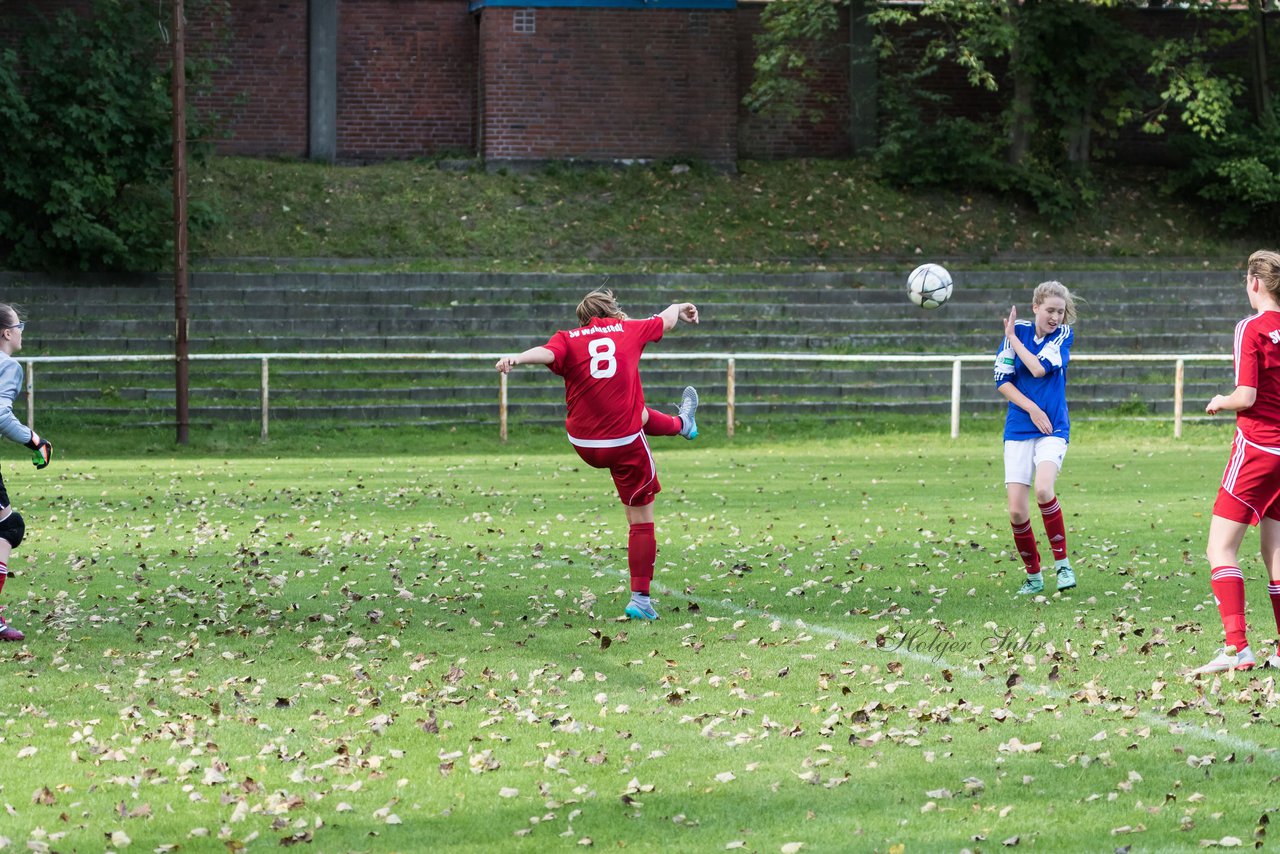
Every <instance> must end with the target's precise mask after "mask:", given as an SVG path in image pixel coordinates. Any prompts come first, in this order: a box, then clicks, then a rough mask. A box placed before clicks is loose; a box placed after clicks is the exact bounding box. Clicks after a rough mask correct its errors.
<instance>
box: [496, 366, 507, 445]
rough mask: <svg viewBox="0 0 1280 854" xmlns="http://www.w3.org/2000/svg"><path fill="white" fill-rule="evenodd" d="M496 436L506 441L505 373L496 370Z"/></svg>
mask: <svg viewBox="0 0 1280 854" xmlns="http://www.w3.org/2000/svg"><path fill="white" fill-rule="evenodd" d="M498 438H499V439H501V440H502V441H503V442H505V441H507V375H506V374H504V373H503V372H502V371H498Z"/></svg>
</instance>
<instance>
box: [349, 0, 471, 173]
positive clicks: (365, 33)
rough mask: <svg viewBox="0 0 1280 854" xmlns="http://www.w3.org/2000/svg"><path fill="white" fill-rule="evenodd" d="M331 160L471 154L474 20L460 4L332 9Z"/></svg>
mask: <svg viewBox="0 0 1280 854" xmlns="http://www.w3.org/2000/svg"><path fill="white" fill-rule="evenodd" d="M338 29H339V33H340V35H339V42H338V156H339V157H340V158H343V159H385V158H397V157H415V156H421V155H431V154H439V153H444V152H450V153H463V154H470V153H472V152H474V151H475V141H474V136H475V134H474V127H475V100H476V46H477V43H478V39H477V35H476V21H475V19H474V17H473V16H472V15H471V14H470V13H468V12H467V3H466V0H358V2H350V1H349V2H344V3H342V4H341V6H340V7H339V9H338Z"/></svg>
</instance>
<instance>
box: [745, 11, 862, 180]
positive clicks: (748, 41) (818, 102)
mask: <svg viewBox="0 0 1280 854" xmlns="http://www.w3.org/2000/svg"><path fill="white" fill-rule="evenodd" d="M763 9H764V5H763V4H759V3H752V4H746V3H743V4H741V5H739V6H738V11H737V15H736V18H737V20H736V22H735V23H736V25H737V39H738V70H737V71H738V103H739V107H738V154H739V156H741V157H743V158H749V159H758V160H777V159H782V158H788V157H847V156H848V155H849V154H850V152H851V151H852V143H851V141H850V139H849V94H848V92H849V49H848V47H847V39H848V32H849V8H848V7H847V6H842V7H840V12H839V14H840V29H839V30H838V31H837V34H836V37H835V38H834V39H832V43H831V44H827V45H824V46H823V48H822V50H821V51H819V52H817V53H816V54H815V59H816V60H817V61H816V62H815V64H814V66H813V68H814V70H815V71H817V73H818V76H817V78H816V79H815V80H814V82H813V92H815V93H821V94H822V95H823V96H825V98H827V99H829V100H828V101H826V102H824V100H823V99H820V98H819V97H818V96H817V95H816V94H815V95H811V96H810V97H808V98H806V99H805V101H804V103H803V104H801V116H800V117H799V118H796V119H788V118H784V117H780V116H776V115H771V114H769V113H752V112H751V111H749V110H748V109H747V108H746V107H744V106H741V103H742V98H743V97H745V96H746V94H747V90H749V89H750V88H751V83H752V81H753V80H755V60H756V49H755V37H756V36H757V35H759V34H760V32H761V30H762V29H763V27H762V25H761V23H760V12H761V11H762V10H763ZM818 107H820V108H821V112H822V118H821V119H820V120H819V121H817V122H815V121H813V119H812V118H810V117H809V115H808V113H809V112H810V110H812V109H814V108H818Z"/></svg>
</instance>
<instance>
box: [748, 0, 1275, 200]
mask: <svg viewBox="0 0 1280 854" xmlns="http://www.w3.org/2000/svg"><path fill="white" fill-rule="evenodd" d="M1261 3H1262V0H1253V2H1252V6H1253V8H1252V10H1251V12H1250V13H1248V14H1244V13H1241V11H1240V10H1239V9H1234V10H1231V9H1228V8H1226V7H1228V6H1229V5H1232V4H1228V3H1226V2H1225V0H1193V2H1191V3H1187V4H1182V5H1183V8H1182V9H1180V10H1179V11H1178V12H1176V14H1186V15H1188V16H1189V18H1190V22H1191V23H1192V24H1193V27H1192V28H1191V30H1190V31H1189V32H1188V34H1187V35H1186V36H1185V37H1184V38H1180V39H1169V38H1164V39H1156V38H1150V37H1145V36H1142V35H1140V34H1138V33H1136V32H1134V31H1133V30H1132V29H1131V28H1129V27H1127V26H1126V25H1125V22H1124V21H1123V19H1122V18H1120V17H1118V16H1117V14H1116V11H1117V9H1118V7H1122V6H1132V5H1133V4H1132V3H1125V2H1121V0H1079V2H1061V1H1060V0H929V2H925V3H920V4H905V3H903V4H898V3H895V4H888V3H881V4H876V5H874V6H872V7H871V11H870V12H869V14H868V15H867V18H868V21H869V22H870V23H872V24H873V25H874V26H875V27H876V30H877V33H878V35H877V37H876V45H875V46H876V48H877V51H878V54H879V56H880V58H881V71H882V73H881V83H880V89H881V93H882V94H881V113H882V116H883V120H882V124H881V127H880V145H879V148H878V150H877V152H876V155H875V156H876V159H877V161H878V162H879V163H880V165H881V166H882V168H883V169H884V170H885V172H886V174H888V175H889V176H891V177H895V178H898V179H900V180H902V181H904V182H906V183H916V184H934V185H937V184H960V183H964V184H969V185H977V186H986V187H993V188H996V189H1002V190H1012V191H1018V192H1022V193H1025V194H1028V195H1030V196H1031V197H1032V198H1033V199H1034V200H1035V202H1036V203H1037V204H1038V205H1039V206H1040V208H1041V210H1042V211H1043V212H1045V213H1048V214H1050V215H1053V216H1055V217H1057V218H1066V217H1069V216H1071V215H1072V213H1073V212H1074V211H1075V210H1076V209H1078V208H1079V207H1080V206H1081V205H1082V204H1084V203H1087V202H1088V200H1089V199H1090V197H1091V192H1092V190H1091V184H1090V164H1091V162H1092V161H1093V160H1094V159H1096V158H1097V157H1099V156H1105V155H1106V153H1107V144H1108V142H1109V141H1110V140H1111V139H1114V138H1115V137H1116V136H1117V135H1118V134H1119V133H1120V131H1121V130H1122V129H1123V128H1126V127H1141V128H1142V129H1144V130H1146V131H1147V132H1150V133H1160V132H1165V131H1166V130H1168V129H1169V128H1171V127H1172V128H1176V130H1177V132H1178V133H1179V134H1192V135H1194V136H1195V138H1196V139H1197V140H1198V141H1199V142H1200V143H1201V144H1199V145H1198V146H1197V147H1196V148H1197V151H1199V152H1200V154H1199V155H1198V156H1199V157H1200V158H1201V160H1202V161H1203V159H1204V158H1206V157H1209V158H1210V159H1212V155H1211V154H1210V152H1214V151H1216V152H1218V155H1219V157H1222V156H1225V154H1226V152H1225V151H1224V150H1223V146H1224V145H1227V144H1229V143H1228V140H1232V141H1238V140H1239V134H1240V133H1241V132H1242V131H1243V130H1244V128H1243V127H1242V124H1243V125H1248V123H1249V121H1250V117H1249V114H1248V111H1247V110H1243V109H1242V98H1243V97H1244V96H1245V94H1246V92H1248V91H1250V90H1251V89H1252V91H1254V93H1255V94H1257V93H1258V89H1259V87H1260V86H1261V87H1264V91H1263V92H1262V94H1261V96H1260V97H1259V98H1257V99H1256V100H1257V101H1258V102H1260V103H1265V104H1269V103H1270V99H1269V96H1268V95H1267V94H1266V93H1265V79H1266V74H1265V72H1266V56H1265V54H1264V53H1258V54H1257V55H1256V56H1255V62H1254V64H1253V69H1252V72H1251V73H1252V76H1253V80H1252V87H1250V86H1249V85H1248V84H1247V83H1246V80H1245V75H1246V74H1249V73H1250V72H1249V71H1248V70H1245V71H1242V70H1240V69H1235V68H1233V67H1231V65H1230V63H1223V62H1222V61H1221V56H1222V55H1223V54H1224V53H1230V52H1231V51H1232V50H1237V49H1238V48H1239V46H1241V45H1243V44H1246V43H1248V42H1249V41H1250V40H1251V39H1253V40H1255V42H1256V43H1258V44H1261V40H1260V39H1259V38H1258V35H1259V32H1260V30H1259V27H1260V23H1259V22H1260V20H1261V19H1260V13H1261V9H1262V6H1261ZM810 7H824V8H826V9H827V10H828V11H827V12H826V13H822V14H819V13H818V12H816V11H813V10H812V9H811V8H810ZM830 7H831V3H830V2H828V0H782V2H778V3H774V4H771V8H770V11H771V12H773V14H771V15H770V16H769V17H768V18H767V19H766V22H765V28H766V33H765V36H764V37H763V38H762V39H761V47H762V53H761V61H760V62H758V63H757V65H756V78H755V81H754V83H753V86H752V89H751V93H750V94H749V95H748V103H749V104H752V105H755V106H761V107H766V108H769V107H772V108H777V106H778V104H779V103H781V102H785V100H786V99H787V98H789V97H797V96H802V95H803V93H804V87H805V84H806V79H805V75H804V71H805V68H806V66H805V62H804V58H805V57H806V56H809V55H811V54H812V53H813V51H814V50H815V49H816V48H815V45H818V44H821V43H824V42H830V41H832V40H833V39H838V38H839V33H838V31H837V24H838V22H836V23H833V19H834V18H835V16H834V15H833V14H831V13H830ZM765 46H768V49H769V51H768V53H767V54H766V53H765V52H764V51H763V48H764V47H765ZM1237 52H1238V50H1237ZM782 56H791V57H797V58H798V61H796V62H793V63H791V64H789V65H788V64H786V63H779V62H776V61H773V60H774V59H776V58H777V57H782ZM946 67H949V68H950V69H954V70H959V71H960V72H961V73H962V74H963V77H964V79H965V80H966V81H967V83H968V85H969V86H971V87H973V88H975V89H980V90H983V91H985V92H989V93H993V95H992V98H993V100H994V101H995V102H996V103H998V104H999V105H1000V106H999V109H998V110H997V111H995V112H994V113H993V114H991V115H989V116H980V115H973V114H970V113H966V114H965V115H963V116H960V115H958V114H957V112H956V111H955V110H954V109H953V105H952V104H951V103H949V99H948V98H947V97H946V96H945V95H944V94H942V92H943V91H944V89H945V87H939V86H937V85H935V81H936V80H937V79H938V76H939V74H940V72H941V71H943V70H944V68H946ZM780 78H781V79H780ZM764 93H768V95H769V97H768V98H762V97H760V96H761V95H762V94H764ZM1252 121H1253V122H1254V123H1255V125H1256V126H1258V127H1269V126H1270V125H1269V123H1270V122H1271V121H1272V119H1271V117H1270V113H1269V111H1267V110H1263V111H1262V114H1259V111H1256V110H1255V111H1254V115H1253V116H1252ZM1250 155H1251V157H1252V160H1250V161H1249V162H1248V163H1246V162H1244V161H1239V162H1236V161H1234V160H1233V159H1230V158H1228V159H1230V160H1232V162H1223V163H1221V164H1219V165H1220V166H1221V168H1217V167H1216V166H1214V165H1212V164H1208V163H1207V161H1206V162H1201V163H1200V164H1199V167H1198V168H1199V171H1200V172H1201V173H1205V172H1210V173H1213V174H1217V175H1218V176H1219V178H1220V180H1221V182H1225V183H1223V184H1221V186H1226V183H1236V184H1239V183H1240V182H1241V181H1244V180H1246V178H1245V176H1249V177H1250V178H1251V179H1254V180H1257V179H1259V178H1260V177H1261V174H1262V172H1264V171H1265V170H1266V166H1265V161H1266V157H1265V156H1255V155H1257V152H1250ZM1258 161H1261V162H1262V164H1263V165H1261V166H1260V165H1259V162H1258ZM1228 175H1230V176H1235V177H1234V178H1231V179H1229V178H1228V177H1227V176H1228ZM1263 184H1264V185H1265V186H1273V185H1272V184H1267V183H1266V182H1265V181H1264V182H1263Z"/></svg>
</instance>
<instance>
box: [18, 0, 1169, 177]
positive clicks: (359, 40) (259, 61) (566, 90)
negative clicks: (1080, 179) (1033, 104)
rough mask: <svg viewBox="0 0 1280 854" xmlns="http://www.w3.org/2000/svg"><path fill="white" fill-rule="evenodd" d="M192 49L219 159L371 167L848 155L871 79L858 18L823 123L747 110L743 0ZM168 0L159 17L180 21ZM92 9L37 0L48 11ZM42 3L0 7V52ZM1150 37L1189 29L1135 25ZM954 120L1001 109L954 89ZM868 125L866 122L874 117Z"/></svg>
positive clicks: (291, 16)
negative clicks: (201, 71)
mask: <svg viewBox="0 0 1280 854" xmlns="http://www.w3.org/2000/svg"><path fill="white" fill-rule="evenodd" d="M187 2H188V5H189V8H190V11H189V13H188V45H189V48H188V49H189V51H191V52H193V53H199V52H205V54H206V55H208V54H213V55H216V56H218V57H220V58H221V62H220V63H219V64H218V68H217V71H216V72H215V77H214V81H213V83H214V85H213V88H212V92H211V94H208V95H206V96H204V97H203V98H202V99H197V107H199V108H203V109H205V110H206V111H209V112H212V113H215V114H216V115H218V116H219V117H220V120H221V124H222V129H223V131H224V133H225V136H224V137H222V138H220V139H219V141H218V143H217V146H218V149H219V150H220V151H222V152H223V153H229V154H245V155H276V156H293V157H315V158H320V159H338V160H344V161H364V160H378V159H392V158H410V157H419V156H439V155H455V156H463V157H473V156H479V157H481V158H483V159H484V160H485V161H486V162H487V163H489V164H490V165H501V164H508V163H521V162H526V163H527V162H538V161H544V160H566V159H573V160H582V161H620V160H653V159H663V158H697V159H700V160H704V161H707V162H710V163H712V164H716V165H720V166H724V167H729V168H731V167H732V165H733V164H734V163H735V162H736V161H737V160H738V159H740V158H765V159H768V158H780V157H796V156H805V157H840V156H844V155H847V154H850V153H851V152H852V149H853V145H854V142H853V139H854V135H855V133H857V132H860V128H859V123H860V122H861V123H864V124H865V123H870V125H871V126H872V127H874V123H875V116H874V112H873V109H872V110H871V111H870V112H871V114H870V115H869V116H868V115H863V116H857V113H858V110H859V106H858V105H859V103H865V101H866V99H865V98H863V99H861V100H860V99H859V97H858V96H859V94H860V93H859V91H853V90H859V89H862V88H863V87H865V86H867V85H868V84H867V83H866V81H865V80H863V79H860V78H859V77H857V76H855V75H854V74H853V73H852V72H851V63H850V62H849V49H848V46H847V43H846V42H847V40H848V39H849V37H850V34H851V32H852V31H851V30H850V28H849V20H848V15H849V12H848V8H847V6H846V7H843V9H842V12H841V14H842V15H843V21H842V24H841V30H840V32H839V35H837V36H836V37H835V39H834V42H835V43H834V44H833V45H832V48H833V49H832V50H830V51H828V52H827V53H826V55H825V58H824V59H823V60H822V61H821V64H820V65H819V67H818V69H817V70H818V71H819V76H818V81H817V87H818V88H819V89H820V90H821V91H822V92H824V93H825V94H826V95H827V96H829V97H828V99H827V101H828V103H826V104H825V105H824V112H825V118H823V119H822V120H821V121H820V122H818V123H813V122H812V121H811V120H810V119H809V118H808V117H807V116H804V117H801V118H798V119H794V120H781V119H777V118H768V117H762V116H759V115H755V114H752V113H750V112H748V111H747V110H746V109H745V108H744V107H743V106H742V98H743V95H744V94H745V93H746V91H747V89H748V88H749V86H750V84H751V80H752V77H753V74H754V61H755V56H756V53H755V43H754V36H755V35H756V34H757V33H758V32H759V31H760V29H761V25H760V10H761V9H762V8H763V6H764V3H763V2H737V0H187ZM170 3H171V0H162V3H161V6H160V10H161V11H160V12H159V13H158V16H159V17H160V21H158V23H163V15H164V14H171V9H172V6H171V5H170ZM89 5H90V3H89V2H88V0H41V2H40V3H39V7H40V8H41V10H42V11H43V12H44V13H46V14H49V13H52V12H53V11H56V10H58V9H61V8H73V9H77V10H84V9H85V8H87V7H88V6H89ZM29 6H30V4H29V3H27V2H24V0H10V2H8V3H5V4H3V5H0V42H3V41H4V40H5V38H6V36H7V37H9V38H12V37H13V34H14V32H15V31H16V28H15V27H14V26H13V25H14V23H15V22H16V20H17V19H18V18H20V17H21V16H22V15H23V14H25V13H24V12H23V11H22V10H23V9H24V8H29ZM1125 14H1133V15H1145V17H1144V18H1143V20H1142V21H1141V22H1138V23H1139V25H1140V26H1142V27H1143V28H1146V29H1152V28H1155V29H1156V30H1158V29H1159V28H1161V27H1165V26H1172V27H1174V28H1177V27H1179V26H1182V17H1181V14H1180V13H1177V12H1175V11H1174V10H1160V11H1157V12H1151V11H1143V10H1136V9H1130V10H1128V12H1125ZM954 76H955V80H953V81H952V83H953V84H954V85H949V84H948V83H947V81H942V83H941V84H940V86H941V87H942V88H943V89H945V90H946V91H948V92H952V93H954V94H956V95H958V96H960V100H958V101H957V107H956V108H957V109H959V110H960V111H965V110H967V109H972V110H977V111H981V110H984V109H990V108H991V107H992V106H994V105H993V104H992V99H991V96H990V95H988V94H985V93H982V92H978V91H976V90H969V89H968V87H967V86H966V85H965V84H964V83H963V82H962V80H961V79H960V77H959V75H954ZM863 109H865V107H864V108H863Z"/></svg>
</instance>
